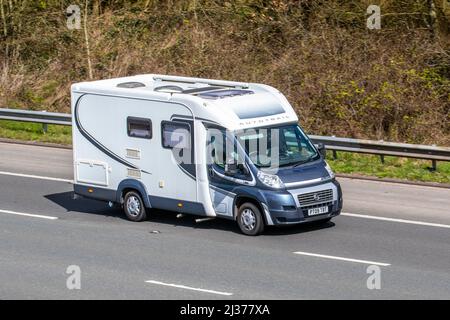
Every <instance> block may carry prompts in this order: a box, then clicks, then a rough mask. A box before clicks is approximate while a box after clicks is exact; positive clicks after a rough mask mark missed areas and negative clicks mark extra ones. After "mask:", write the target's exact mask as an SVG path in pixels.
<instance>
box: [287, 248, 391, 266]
mask: <svg viewBox="0 0 450 320" xmlns="http://www.w3.org/2000/svg"><path fill="white" fill-rule="evenodd" d="M294 253H295V254H299V255H303V256H311V257H317V258H324V259H334V260H341V261H348V262H356V263H364V264H371V265H372V264H374V265H377V266H382V267H387V266H390V265H391V264H390V263H384V262H375V261H369V260H359V259H351V258H344V257H337V256H328V255H325V254H317V253H311V252H303V251H296V252H294Z"/></svg>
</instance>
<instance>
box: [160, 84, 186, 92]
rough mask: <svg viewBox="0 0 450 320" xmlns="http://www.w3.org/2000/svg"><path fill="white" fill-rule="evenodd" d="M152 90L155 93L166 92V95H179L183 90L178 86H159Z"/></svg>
mask: <svg viewBox="0 0 450 320" xmlns="http://www.w3.org/2000/svg"><path fill="white" fill-rule="evenodd" d="M154 90H155V91H157V92H166V93H181V92H183V88H181V87H179V86H161V87H156V88H155V89H154Z"/></svg>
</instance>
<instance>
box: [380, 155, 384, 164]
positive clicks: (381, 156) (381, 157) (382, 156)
mask: <svg viewBox="0 0 450 320" xmlns="http://www.w3.org/2000/svg"><path fill="white" fill-rule="evenodd" d="M380 160H381V163H382V164H384V155H383V154H382V155H380Z"/></svg>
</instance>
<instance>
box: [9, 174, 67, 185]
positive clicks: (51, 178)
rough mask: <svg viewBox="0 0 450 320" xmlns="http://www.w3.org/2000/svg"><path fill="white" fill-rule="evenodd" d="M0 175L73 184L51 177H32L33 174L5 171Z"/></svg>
mask: <svg viewBox="0 0 450 320" xmlns="http://www.w3.org/2000/svg"><path fill="white" fill-rule="evenodd" d="M0 174H2V175H5V176H14V177H21V178H32V179H41V180H49V181H59V182H68V183H73V180H69V179H61V178H53V177H45V176H36V175H33V174H23V173H14V172H6V171H0Z"/></svg>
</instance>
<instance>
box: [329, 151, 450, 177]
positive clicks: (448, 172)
mask: <svg viewBox="0 0 450 320" xmlns="http://www.w3.org/2000/svg"><path fill="white" fill-rule="evenodd" d="M327 162H328V163H329V164H330V166H331V167H332V168H333V170H334V171H335V172H336V173H348V174H351V173H354V174H361V175H366V176H372V177H378V178H393V179H403V180H410V181H424V182H440V183H447V184H448V183H450V162H437V170H436V171H432V170H431V161H429V160H416V159H407V158H398V157H388V156H386V157H384V164H383V163H381V159H380V157H379V156H375V155H366V154H357V153H349V152H338V158H337V159H336V160H334V159H333V158H332V155H331V152H328V154H327Z"/></svg>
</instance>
